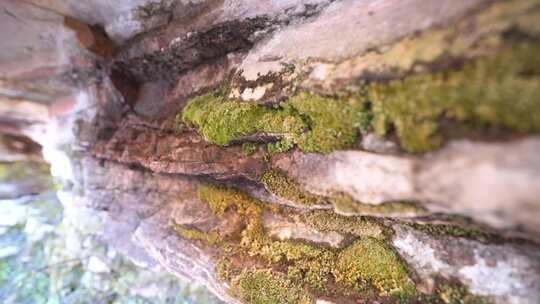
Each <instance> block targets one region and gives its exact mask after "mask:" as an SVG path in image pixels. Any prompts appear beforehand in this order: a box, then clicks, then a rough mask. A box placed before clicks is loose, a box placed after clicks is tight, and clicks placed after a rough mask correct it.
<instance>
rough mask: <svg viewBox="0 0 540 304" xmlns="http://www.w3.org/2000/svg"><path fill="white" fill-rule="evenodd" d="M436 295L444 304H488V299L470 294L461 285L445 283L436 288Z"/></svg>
mask: <svg viewBox="0 0 540 304" xmlns="http://www.w3.org/2000/svg"><path fill="white" fill-rule="evenodd" d="M435 292H436V294H437V296H438V297H439V299H441V301H442V302H443V303H444V304H488V303H490V301H489V299H487V298H485V297H482V296H476V295H473V294H471V293H470V292H469V291H468V289H467V288H466V287H465V286H463V285H462V284H455V283H445V284H441V285H439V286H437V289H436V291H435Z"/></svg>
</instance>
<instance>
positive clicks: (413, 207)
mask: <svg viewBox="0 0 540 304" xmlns="http://www.w3.org/2000/svg"><path fill="white" fill-rule="evenodd" d="M329 201H330V202H331V203H332V205H334V208H335V210H336V211H337V212H341V213H346V214H360V215H385V216H397V215H404V214H411V215H422V214H425V213H426V209H425V208H422V207H421V206H418V205H417V204H415V203H412V202H406V201H396V202H384V203H381V204H378V205H372V204H365V203H361V202H358V201H356V200H355V199H353V198H352V197H350V196H349V195H346V194H336V195H334V196H332V197H331V198H329Z"/></svg>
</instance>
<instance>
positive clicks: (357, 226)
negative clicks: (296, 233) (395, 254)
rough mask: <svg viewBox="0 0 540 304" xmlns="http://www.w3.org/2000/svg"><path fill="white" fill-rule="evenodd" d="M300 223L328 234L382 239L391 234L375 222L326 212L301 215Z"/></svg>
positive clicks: (317, 211)
mask: <svg viewBox="0 0 540 304" xmlns="http://www.w3.org/2000/svg"><path fill="white" fill-rule="evenodd" d="M302 221H303V222H305V223H307V224H308V225H310V226H312V227H313V228H315V229H317V230H319V231H323V232H330V231H336V232H341V233H347V234H351V235H354V236H358V237H363V236H370V237H373V238H378V239H384V237H385V235H387V234H391V231H389V230H388V229H389V228H387V227H385V226H383V225H382V224H379V223H378V222H377V221H375V220H372V219H370V218H367V217H360V216H342V215H338V214H335V213H333V212H332V211H327V210H314V211H310V212H308V213H305V214H303V215H302Z"/></svg>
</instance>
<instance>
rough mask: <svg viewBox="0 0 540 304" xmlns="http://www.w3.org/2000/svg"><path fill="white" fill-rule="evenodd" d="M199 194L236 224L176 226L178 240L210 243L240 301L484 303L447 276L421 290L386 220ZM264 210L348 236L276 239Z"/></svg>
mask: <svg viewBox="0 0 540 304" xmlns="http://www.w3.org/2000/svg"><path fill="white" fill-rule="evenodd" d="M198 195H199V198H200V199H201V201H203V202H205V203H207V204H208V206H209V207H210V209H211V210H212V211H213V213H214V215H216V216H217V217H218V218H220V219H222V220H223V221H226V219H227V218H230V216H231V215H233V214H234V215H236V216H239V217H240V218H241V223H237V226H236V227H237V229H232V230H234V231H235V232H234V233H229V234H223V233H220V231H219V228H218V230H210V231H208V232H203V231H202V230H199V229H197V228H195V227H186V226H181V225H176V224H174V225H173V226H174V229H175V231H176V233H177V234H178V235H179V236H180V237H182V238H185V239H188V240H191V241H194V242H199V244H200V245H202V246H203V247H208V248H211V251H212V252H214V256H215V259H216V261H215V263H216V272H217V275H218V277H219V278H220V279H222V280H224V281H225V282H227V283H228V285H229V286H230V290H229V293H230V295H232V296H234V297H236V298H238V299H240V300H242V301H243V302H245V303H256V304H259V303H261V304H268V303H315V300H316V299H329V300H332V299H340V301H344V302H343V303H356V302H358V301H383V302H385V303H419V302H421V303H459V302H452V301H455V300H456V299H457V300H458V301H461V300H463V299H469V298H471V299H481V300H482V301H484V300H485V299H484V298H481V297H476V296H473V295H470V294H469V293H468V291H467V289H466V288H465V287H464V286H462V285H461V284H459V283H457V285H456V284H454V285H449V284H450V282H447V281H446V280H442V281H441V283H440V284H439V285H438V286H439V289H440V292H438V291H437V292H436V293H425V292H422V291H419V290H418V289H417V287H416V286H417V282H416V281H415V275H414V269H410V268H409V267H408V266H407V265H406V264H405V263H404V261H403V260H402V258H401V257H400V256H399V254H398V253H397V252H396V251H395V250H394V248H393V247H392V245H391V244H392V242H391V239H392V237H393V230H392V228H391V227H392V226H391V225H392V223H391V222H388V223H386V222H385V221H384V220H380V219H376V218H371V217H360V216H342V215H338V214H335V213H334V212H332V211H329V210H311V211H306V210H303V211H302V209H295V208H290V207H285V206H278V205H274V204H270V203H267V202H263V201H259V200H257V199H254V198H252V197H251V196H249V195H248V194H246V193H244V192H242V191H239V190H237V189H234V188H230V187H227V186H221V185H213V184H201V185H200V186H199V190H198ZM269 214H273V215H279V216H282V217H284V218H288V219H290V220H292V221H301V222H303V223H305V224H307V225H308V226H310V227H312V228H313V229H316V230H317V231H321V232H322V231H325V232H328V231H332V232H337V233H340V234H342V235H343V236H345V237H346V239H347V241H346V242H345V243H344V244H343V245H341V246H340V247H338V248H335V247H328V246H325V245H322V244H316V243H312V242H310V241H307V240H298V239H288V240H277V239H274V238H273V237H271V236H270V234H269V233H268V231H267V230H266V228H265V226H264V224H263V223H264V221H265V218H266V216H267V215H269ZM217 227H222V224H220V225H218V226H217ZM228 230H231V229H228ZM445 284H446V285H445ZM445 286H446V287H445ZM448 286H451V287H452V288H450V287H448ZM447 287H448V288H447ZM439 289H437V290H439ZM448 301H450V302H448ZM486 301H487V300H486ZM464 303H488V302H469V301H468V300H467V301H465V302H464Z"/></svg>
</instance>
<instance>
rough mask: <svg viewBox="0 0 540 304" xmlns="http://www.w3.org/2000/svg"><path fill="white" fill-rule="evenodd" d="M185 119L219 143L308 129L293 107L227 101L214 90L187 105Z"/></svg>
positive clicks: (210, 139)
mask: <svg viewBox="0 0 540 304" xmlns="http://www.w3.org/2000/svg"><path fill="white" fill-rule="evenodd" d="M182 118H183V120H184V121H185V122H187V123H191V124H194V125H195V126H197V127H198V130H199V132H200V133H201V134H202V135H203V136H204V137H205V138H206V139H207V140H208V141H210V142H212V143H215V144H217V145H220V146H226V145H228V144H229V143H230V142H231V141H232V140H234V139H237V138H240V137H242V136H247V135H252V134H255V133H258V132H264V133H269V134H279V135H282V136H283V137H284V138H288V137H292V136H296V134H299V133H301V132H302V131H303V130H304V129H306V128H307V125H306V123H305V122H304V121H303V119H302V118H301V117H300V116H299V115H298V114H297V113H296V112H295V111H294V109H293V108H292V107H290V106H284V107H281V108H276V109H274V108H268V107H265V106H260V105H256V104H253V103H247V102H236V101H234V100H228V99H226V98H225V97H222V96H218V95H215V94H212V93H209V94H206V95H202V96H198V97H195V98H193V99H191V100H190V101H189V103H188V104H187V106H186V107H185V108H184V111H183V114H182Z"/></svg>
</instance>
